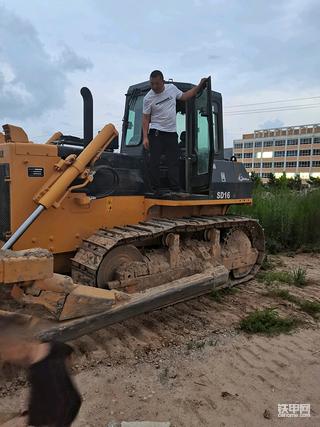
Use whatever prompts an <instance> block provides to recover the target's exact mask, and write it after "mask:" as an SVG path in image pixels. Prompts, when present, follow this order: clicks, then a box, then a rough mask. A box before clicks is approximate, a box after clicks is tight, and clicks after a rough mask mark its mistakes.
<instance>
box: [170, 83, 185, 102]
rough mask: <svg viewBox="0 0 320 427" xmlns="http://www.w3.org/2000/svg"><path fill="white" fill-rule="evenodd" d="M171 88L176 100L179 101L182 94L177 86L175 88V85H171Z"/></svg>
mask: <svg viewBox="0 0 320 427" xmlns="http://www.w3.org/2000/svg"><path fill="white" fill-rule="evenodd" d="M172 86H173V88H174V92H175V95H176V99H180V98H181V97H182V95H183V92H182V91H181V90H180V89H178V88H177V86H175V85H172Z"/></svg>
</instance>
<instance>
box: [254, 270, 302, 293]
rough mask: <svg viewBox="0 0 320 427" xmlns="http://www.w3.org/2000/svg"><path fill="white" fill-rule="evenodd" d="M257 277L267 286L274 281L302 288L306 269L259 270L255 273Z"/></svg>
mask: <svg viewBox="0 0 320 427" xmlns="http://www.w3.org/2000/svg"><path fill="white" fill-rule="evenodd" d="M257 279H258V280H259V281H260V282H263V283H265V284H266V285H268V286H269V285H273V284H275V283H286V284H288V285H294V286H298V287H301V288H302V287H304V286H306V285H307V271H306V269H305V268H301V267H298V268H297V269H295V270H293V271H261V272H260V273H259V274H258V275H257Z"/></svg>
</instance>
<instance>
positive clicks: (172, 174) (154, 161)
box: [149, 129, 180, 191]
mask: <svg viewBox="0 0 320 427" xmlns="http://www.w3.org/2000/svg"><path fill="white" fill-rule="evenodd" d="M149 144H150V178H151V185H152V188H153V190H154V191H158V190H159V189H160V159H161V156H162V154H164V155H165V156H166V163H167V166H168V179H169V187H170V190H172V191H179V190H180V182H179V146H178V134H177V133H176V132H163V131H158V130H155V129H150V131H149Z"/></svg>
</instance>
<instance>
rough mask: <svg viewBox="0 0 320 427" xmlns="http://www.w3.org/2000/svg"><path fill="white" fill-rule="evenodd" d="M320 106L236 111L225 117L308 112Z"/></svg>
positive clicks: (226, 114) (228, 113) (227, 113)
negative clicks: (281, 112)
mask: <svg viewBox="0 0 320 427" xmlns="http://www.w3.org/2000/svg"><path fill="white" fill-rule="evenodd" d="M319 106H320V103H319V104H310V105H303V106H298V105H296V106H291V107H290V108H286V107H280V108H270V109H256V110H242V111H234V112H226V113H224V115H225V116H238V115H245V114H257V113H267V112H268V113H270V112H279V111H297V110H307V109H310V108H319Z"/></svg>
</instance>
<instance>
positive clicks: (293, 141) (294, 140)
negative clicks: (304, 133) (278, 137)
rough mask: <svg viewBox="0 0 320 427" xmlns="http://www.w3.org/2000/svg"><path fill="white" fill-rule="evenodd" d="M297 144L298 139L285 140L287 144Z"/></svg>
mask: <svg viewBox="0 0 320 427" xmlns="http://www.w3.org/2000/svg"><path fill="white" fill-rule="evenodd" d="M297 144H298V139H288V140H287V145H297Z"/></svg>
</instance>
